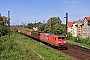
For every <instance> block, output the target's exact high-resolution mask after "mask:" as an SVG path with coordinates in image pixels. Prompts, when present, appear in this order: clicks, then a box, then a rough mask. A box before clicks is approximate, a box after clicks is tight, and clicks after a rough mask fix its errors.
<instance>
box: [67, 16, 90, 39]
mask: <svg viewBox="0 0 90 60" xmlns="http://www.w3.org/2000/svg"><path fill="white" fill-rule="evenodd" d="M67 30H68V32H71V34H72V36H74V37H77V36H80V37H82V38H86V37H90V16H88V17H85V18H84V19H82V20H80V19H79V20H78V21H73V22H68V27H67Z"/></svg>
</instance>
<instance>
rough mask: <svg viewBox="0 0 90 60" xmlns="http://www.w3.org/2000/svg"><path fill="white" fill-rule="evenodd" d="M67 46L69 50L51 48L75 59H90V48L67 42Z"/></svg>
mask: <svg viewBox="0 0 90 60" xmlns="http://www.w3.org/2000/svg"><path fill="white" fill-rule="evenodd" d="M25 36H27V35H25ZM28 37H29V36H28ZM30 38H31V37H30ZM31 39H33V38H31ZM33 40H35V41H36V42H40V41H39V40H37V39H33ZM44 44H45V45H46V46H48V47H49V48H51V47H50V46H49V45H48V44H47V43H44ZM67 47H68V49H67V50H58V49H55V48H51V49H52V50H54V51H57V52H59V53H62V54H65V55H67V56H69V57H71V58H73V59H74V60H90V49H87V48H84V47H80V46H77V45H70V44H67Z"/></svg>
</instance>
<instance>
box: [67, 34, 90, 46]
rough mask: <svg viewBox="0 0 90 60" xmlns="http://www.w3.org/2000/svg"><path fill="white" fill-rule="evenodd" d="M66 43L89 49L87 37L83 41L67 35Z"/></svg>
mask: <svg viewBox="0 0 90 60" xmlns="http://www.w3.org/2000/svg"><path fill="white" fill-rule="evenodd" d="M77 38H78V39H77ZM67 43H68V44H75V45H79V46H84V47H87V48H90V38H89V37H87V38H85V39H83V38H81V37H78V36H77V37H73V36H72V34H71V33H68V40H67Z"/></svg>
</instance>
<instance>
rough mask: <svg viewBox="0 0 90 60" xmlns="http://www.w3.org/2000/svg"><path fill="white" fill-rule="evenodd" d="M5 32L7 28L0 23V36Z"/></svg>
mask: <svg viewBox="0 0 90 60" xmlns="http://www.w3.org/2000/svg"><path fill="white" fill-rule="evenodd" d="M6 34H7V30H6V29H5V28H4V27H3V26H2V25H0V37H1V36H3V35H6Z"/></svg>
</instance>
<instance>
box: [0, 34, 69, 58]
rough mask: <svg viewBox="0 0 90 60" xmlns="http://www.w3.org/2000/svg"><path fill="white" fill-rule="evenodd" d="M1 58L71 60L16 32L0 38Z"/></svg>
mask: <svg viewBox="0 0 90 60" xmlns="http://www.w3.org/2000/svg"><path fill="white" fill-rule="evenodd" d="M0 59H1V60H71V59H70V58H68V57H65V56H64V55H62V54H60V53H58V52H55V51H52V50H51V49H50V48H48V47H46V46H45V45H43V44H41V43H36V42H35V41H34V40H31V39H30V38H29V37H26V36H24V35H20V34H18V33H16V32H12V33H11V37H10V38H8V36H7V35H6V36H3V37H1V38H0Z"/></svg>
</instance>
